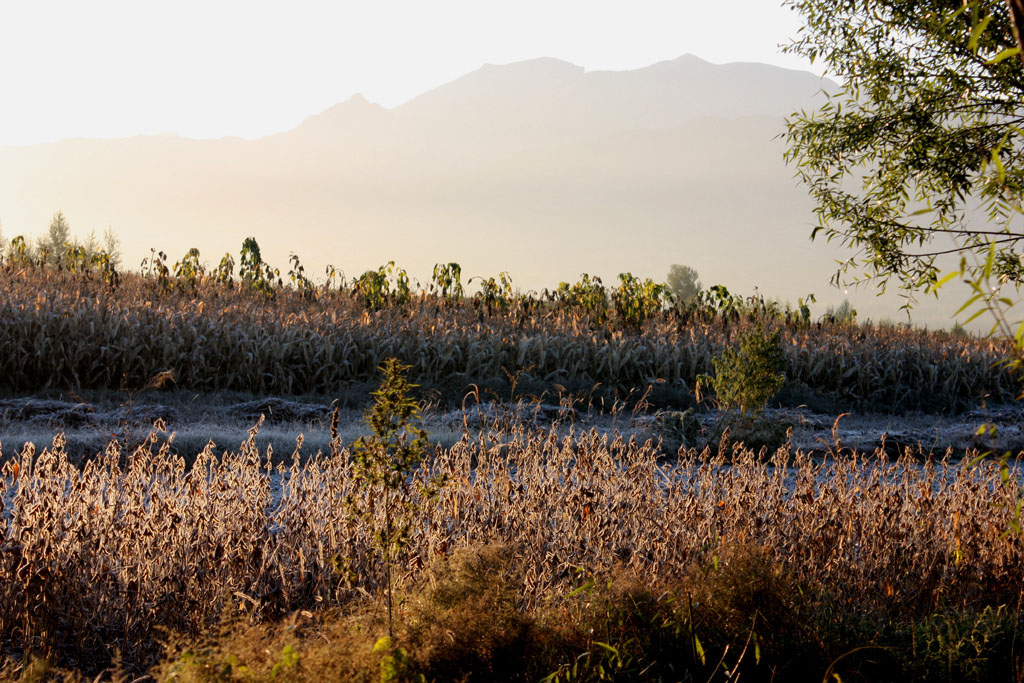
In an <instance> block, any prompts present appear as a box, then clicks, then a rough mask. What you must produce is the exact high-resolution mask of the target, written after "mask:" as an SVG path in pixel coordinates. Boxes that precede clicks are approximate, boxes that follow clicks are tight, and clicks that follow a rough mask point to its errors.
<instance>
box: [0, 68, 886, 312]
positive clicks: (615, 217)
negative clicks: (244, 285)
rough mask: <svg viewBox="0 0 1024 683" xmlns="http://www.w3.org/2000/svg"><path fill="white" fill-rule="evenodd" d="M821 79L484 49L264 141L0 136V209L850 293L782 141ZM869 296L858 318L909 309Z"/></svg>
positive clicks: (539, 281) (526, 272) (294, 242)
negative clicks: (833, 284) (465, 61)
mask: <svg viewBox="0 0 1024 683" xmlns="http://www.w3.org/2000/svg"><path fill="white" fill-rule="evenodd" d="M829 87H832V84H831V83H830V82H828V81H825V80H822V79H820V78H818V77H816V76H814V75H812V74H809V73H805V72H799V71H791V70H785V69H780V68H777V67H773V66H767V65H763V64H725V65H714V64H710V63H708V62H705V61H703V60H701V59H699V58H697V57H694V56H692V55H684V56H682V57H679V58H678V59H674V60H670V61H665V62H659V63H657V64H653V65H651V66H649V67H646V68H642V69H636V70H632V71H619V72H613V71H586V70H584V69H583V68H582V67H580V66H576V65H573V64H570V63H567V62H564V61H560V60H556V59H536V60H530V61H526V62H519V63H514V64H507V65H501V66H494V65H487V66H484V67H481V68H480V69H478V70H476V71H474V72H472V73H469V74H467V75H465V76H463V77H461V78H459V79H457V80H455V81H452V82H451V83H448V84H445V85H443V86H441V87H439V88H436V89H434V90H432V91H430V92H427V93H424V94H422V95H420V96H418V97H416V98H414V99H412V100H410V101H409V102H406V103H405V104H402V105H401V106H398V107H395V108H393V109H390V110H389V109H385V108H383V107H381V106H379V105H376V104H373V103H370V102H368V101H366V99H365V98H363V97H362V96H358V95H357V96H355V97H353V98H351V99H350V100H348V101H347V102H343V103H340V104H337V105H335V106H333V107H331V108H329V109H327V110H326V111H323V112H321V113H318V114H314V115H311V116H310V117H309V118H307V119H306V120H305V121H303V122H302V123H301V124H300V125H299V126H297V127H296V128H295V129H293V130H290V131H287V132H283V133H279V134H275V135H270V136H267V137H265V138H261V139H258V140H253V141H246V140H241V139H237V138H225V139H220V140H190V139H183V138H178V137H173V136H141V137H134V138H128V139H120V140H69V141H62V142H57V143H50V144H44V145H34V146H28V147H0V220H2V222H3V228H4V233H5V236H6V237H8V238H9V237H12V236H13V235H16V234H19V233H33V234H36V235H38V234H41V233H42V232H43V231H45V229H46V226H47V224H48V222H49V218H50V216H51V215H52V214H53V213H54V212H55V211H57V210H58V209H60V210H63V211H64V213H65V215H66V216H67V217H68V218H69V220H70V222H71V226H72V230H73V232H75V233H76V234H79V235H84V234H87V233H88V232H89V230H91V229H96V230H97V231H98V232H102V231H103V229H105V228H106V227H108V226H110V227H113V228H114V230H115V231H116V232H117V233H118V234H119V236H120V237H121V239H122V242H123V246H124V250H125V256H126V258H125V261H126V263H128V264H129V265H132V266H134V265H135V264H137V263H139V262H140V261H141V259H142V258H143V257H144V256H146V255H148V254H149V252H150V248H151V247H155V248H158V249H163V250H164V251H166V252H167V253H168V254H169V255H170V257H171V259H172V260H174V259H177V258H178V257H179V256H180V255H181V254H184V253H185V251H187V250H188V248H189V247H192V246H196V247H198V248H199V249H200V251H201V253H202V256H203V258H204V259H206V260H208V261H209V262H210V263H216V262H217V261H219V258H220V256H221V255H222V254H223V253H224V252H225V251H229V250H230V251H232V252H237V251H238V249H239V246H240V244H241V242H242V240H243V239H244V238H245V237H247V236H250V235H252V236H255V237H256V238H257V240H258V241H259V243H260V245H261V247H262V248H263V253H264V256H265V258H267V259H268V260H269V261H270V262H272V263H274V264H275V265H278V266H284V265H286V264H287V259H288V255H289V253H291V252H294V253H296V254H298V255H299V256H300V257H301V258H302V260H303V263H304V264H305V265H306V270H307V272H309V273H313V274H316V273H321V272H323V267H324V266H325V265H326V264H328V263H331V264H333V265H335V266H336V267H339V268H341V269H342V270H343V271H344V272H345V273H346V274H347V275H348V276H349V277H352V276H356V275H358V274H359V273H361V272H362V271H364V270H366V269H369V268H375V267H376V266H378V265H379V264H381V263H384V262H387V261H389V260H395V261H397V262H398V263H399V264H400V265H402V266H404V267H406V268H407V269H408V270H409V271H410V273H411V274H412V275H413V276H414V277H418V278H420V279H421V280H422V279H426V278H427V277H429V274H430V272H431V269H432V266H433V264H434V263H436V262H442V261H443V262H447V261H457V262H459V263H461V264H462V265H463V273H465V275H466V276H467V277H468V276H473V275H495V274H497V273H498V272H499V271H508V272H509V273H510V274H511V275H512V278H513V281H514V283H515V284H517V285H518V286H520V287H522V288H523V289H539V288H541V287H545V286H554V285H556V284H557V283H558V282H559V281H560V280H574V279H575V278H577V277H578V276H579V275H580V273H582V272H589V273H592V274H597V275H600V276H602V277H603V278H604V279H605V282H613V281H614V280H615V275H616V274H617V273H619V272H624V271H631V272H633V273H634V274H637V275H642V276H650V277H654V278H662V277H664V275H665V273H666V272H667V271H668V268H669V266H670V265H671V264H672V263H684V264H687V265H690V266H692V267H694V268H696V269H697V270H698V271H699V272H700V274H701V278H702V280H703V281H704V283H705V284H713V283H718V282H720V283H724V284H726V285H727V286H729V287H730V288H731V289H732V290H733V291H736V292H740V293H744V294H749V293H751V292H752V291H753V289H754V288H755V287H758V288H759V289H760V291H761V292H763V293H765V294H766V295H768V296H773V297H779V298H782V299H783V300H785V299H788V300H790V301H795V300H796V298H797V297H801V296H805V295H806V294H807V293H808V292H812V291H813V292H815V293H818V295H819V300H826V301H829V300H833V301H838V300H839V299H841V298H842V297H841V295H839V294H837V293H835V292H833V293H832V294H831V295H829V294H828V286H827V282H828V278H829V276H830V275H831V273H832V271H833V269H834V267H835V266H834V260H835V259H836V258H842V257H844V256H848V254H846V253H844V252H842V251H841V250H840V249H839V248H838V247H835V246H829V245H825V244H823V243H821V244H819V243H816V244H813V245H812V244H811V243H810V242H809V240H808V235H809V233H810V227H811V225H812V224H813V215H812V208H813V207H812V204H811V202H810V200H809V199H808V197H807V194H806V191H805V190H804V189H803V188H802V187H800V186H799V185H798V184H797V183H796V181H795V180H793V169H791V168H787V167H786V165H785V164H784V162H783V160H782V154H783V151H784V142H783V141H782V140H781V139H780V138H779V135H780V133H782V132H783V131H784V117H785V116H786V115H787V114H790V113H791V112H793V111H796V110H798V109H801V108H809V107H813V106H814V105H815V103H816V102H819V101H820V98H821V97H822V95H821V91H822V89H823V88H829ZM823 294H825V295H826V296H822V295H823ZM861 300H862V301H863V302H864V304H863V306H860V303H859V302H858V303H857V305H858V306H859V307H861V310H862V315H863V314H864V311H865V308H866V309H867V311H868V312H869V314H872V315H875V316H876V317H877V316H878V315H882V314H883V313H882V311H886V312H891V311H893V310H895V307H896V305H895V304H893V303H892V301H891V300H889V301H887V302H883V303H879V302H876V301H874V300H873V297H862V298H861ZM875 311H878V312H875ZM889 314H891V313H889Z"/></svg>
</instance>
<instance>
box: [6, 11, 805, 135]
mask: <svg viewBox="0 0 1024 683" xmlns="http://www.w3.org/2000/svg"><path fill="white" fill-rule="evenodd" d="M796 27H797V16H796V15H795V14H794V13H793V12H791V11H789V10H788V9H783V8H781V7H780V6H779V1H778V0H734V2H732V3H729V9H728V12H723V4H722V3H718V2H706V1H704V0H702V1H699V2H698V1H697V0H631V1H630V2H625V1H618V2H604V1H602V0H502V1H501V2H496V1H492V0H431V1H429V2H424V1H423V0H360V1H359V2H348V1H344V2H341V1H335V2H325V1H314V0H288V1H283V0H281V1H278V2H262V1H260V0H246V1H242V2H234V1H230V2H229V1H222V0H198V1H196V0H173V1H170V2H159V3H157V2H151V1H149V0H90V1H89V2H83V1H82V0H61V1H51V0H31V1H27V2H22V1H20V0H3V2H0V144H29V143H35V142H41V141H49V140H55V139H60V138H65V137H122V136H129V135H134V134H139V133H177V134H179V135H185V136H189V137H219V136H222V135H238V136H242V137H258V136H260V135H265V134H269V133H273V132H278V131H281V130H287V129H289V128H292V127H294V126H295V125H297V124H298V123H299V122H300V121H301V120H302V119H304V118H305V117H306V116H308V115H309V114H312V113H316V112H319V111H322V110H324V109H326V108H327V107H329V106H331V105H332V104H335V103H337V102H340V101H344V100H346V99H348V98H349V97H350V96H351V95H353V94H354V93H357V92H360V93H363V94H364V95H365V96H366V97H367V98H368V99H369V100H371V101H374V102H378V103H380V104H382V105H384V106H386V107H392V106H394V105H397V104H401V103H402V102H404V101H406V100H408V99H410V98H412V97H414V96H416V95H418V94H420V93H422V92H424V91H426V90H429V89H431V88H433V87H436V86H438V85H441V84H443V83H446V82H448V81H450V80H453V79H454V78H457V77H458V76H461V75H463V74H465V73H467V72H469V71H472V70H474V69H477V68H479V67H480V66H482V65H483V64H486V63H492V64H503V63H508V62H514V61H519V60H523V59H532V58H535V57H558V58H561V59H564V60H567V61H570V62H573V63H575V64H578V65H580V66H584V67H586V68H587V69H588V70H598V69H611V70H621V69H632V68H639V67H643V66H647V65H649V64H652V63H654V62H657V61H660V60H663V59H671V58H674V57H677V56H679V55H681V54H684V53H693V54H695V55H697V56H699V57H702V58H704V59H706V60H708V61H711V62H714V63H723V62H731V61H757V62H767V63H771V64H777V65H780V66H785V67H790V68H801V69H810V65H809V64H807V63H806V62H804V61H802V60H798V59H796V58H794V57H792V56H789V55H782V54H780V53H779V50H778V47H777V46H778V44H779V43H781V42H785V41H786V40H787V39H788V38H790V37H792V36H793V35H794V34H795V32H796Z"/></svg>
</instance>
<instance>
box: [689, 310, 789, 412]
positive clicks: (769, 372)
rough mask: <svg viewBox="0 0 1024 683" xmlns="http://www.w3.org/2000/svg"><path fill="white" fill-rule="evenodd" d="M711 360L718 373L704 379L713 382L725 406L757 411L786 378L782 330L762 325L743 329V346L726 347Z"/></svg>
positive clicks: (762, 408)
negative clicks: (767, 329) (770, 331)
mask: <svg viewBox="0 0 1024 683" xmlns="http://www.w3.org/2000/svg"><path fill="white" fill-rule="evenodd" d="M711 364H712V365H713V366H714V369H715V376H714V377H708V376H707V375H705V376H702V377H701V380H702V382H705V381H706V382H707V383H708V384H709V385H710V386H711V388H712V389H713V390H714V392H715V396H716V397H717V398H718V402H719V404H720V405H721V406H722V408H723V409H724V410H732V409H733V408H739V410H740V412H741V413H743V414H748V413H751V414H755V415H756V414H758V413H760V412H761V411H762V410H764V408H765V406H766V405H767V404H768V401H770V400H771V399H772V397H774V396H775V394H777V393H778V391H779V389H781V388H782V385H783V384H785V382H786V375H785V373H784V372H783V371H782V370H783V368H784V367H785V365H786V358H785V355H784V353H783V351H782V342H781V333H780V332H779V331H778V330H776V331H775V332H773V333H772V334H767V333H766V332H765V330H764V327H763V326H761V325H758V326H757V327H756V328H754V329H753V330H751V331H749V332H743V333H741V334H740V343H739V349H726V350H725V351H724V352H722V354H721V355H720V356H718V357H717V358H715V359H714V360H712V361H711Z"/></svg>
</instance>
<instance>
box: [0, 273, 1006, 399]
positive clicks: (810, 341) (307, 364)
mask: <svg viewBox="0 0 1024 683" xmlns="http://www.w3.org/2000/svg"><path fill="white" fill-rule="evenodd" d="M0 272H2V278H0V294H2V296H0V343H2V344H3V348H4V353H3V354H0V388H2V389H6V390H12V391H17V392H36V391H39V390H40V389H41V388H55V389H60V390H82V389H97V390H121V389H127V390H131V389H137V388H140V387H143V386H145V385H146V384H147V382H148V381H149V380H150V379H151V378H152V377H154V376H157V375H158V374H160V373H169V375H168V376H173V378H174V382H175V386H177V387H179V388H182V389H188V390H190V391H242V392H249V393H256V394H264V395H267V394H272V395H282V394H290V395H294V394H308V393H317V394H322V395H328V396H332V397H335V396H342V395H348V394H349V393H350V392H352V389H353V387H354V386H355V387H358V386H359V385H360V384H365V383H372V382H374V380H375V378H376V372H377V368H378V366H379V365H380V364H381V363H382V362H383V361H384V360H385V359H386V358H389V357H395V358H398V359H399V360H400V361H401V362H403V363H405V364H408V365H410V366H411V371H410V376H411V377H413V378H414V379H415V380H416V381H417V382H419V383H420V384H422V385H423V386H424V387H425V388H427V389H429V390H431V391H434V392H437V394H438V395H439V396H440V397H441V398H442V399H443V400H444V401H447V402H448V403H450V404H453V405H454V404H458V403H459V402H460V401H461V399H462V398H463V397H464V396H465V393H466V391H467V390H468V389H469V388H470V387H471V385H476V386H477V387H478V388H479V389H480V391H483V392H485V393H486V392H488V391H489V392H493V393H494V394H496V395H497V396H499V397H501V398H509V397H511V395H512V394H513V393H517V392H518V394H519V395H520V396H522V395H525V394H531V395H542V394H545V393H548V394H550V395H552V396H556V395H558V394H560V393H561V394H564V393H565V392H569V393H572V394H574V395H575V396H577V397H579V396H585V397H588V398H589V399H590V400H592V401H593V402H594V403H595V404H596V405H597V406H601V405H606V406H611V405H612V404H613V402H614V401H616V400H622V399H624V398H626V397H630V396H632V397H634V400H635V398H637V397H639V396H641V395H644V396H646V398H647V399H648V400H650V401H652V402H654V403H657V404H661V405H676V406H686V405H689V404H690V403H692V398H691V396H692V390H693V388H694V386H695V384H696V381H697V378H698V377H699V376H701V375H703V374H708V373H711V372H712V370H713V362H714V359H715V358H717V357H719V356H720V355H721V354H722V353H723V351H725V350H727V349H730V348H732V347H733V346H734V344H735V342H736V340H737V339H739V338H742V337H744V336H745V335H748V334H749V333H750V332H751V331H752V330H755V329H757V326H758V325H761V326H763V328H764V330H765V333H766V334H769V335H775V334H778V343H779V347H780V349H781V357H780V358H779V359H778V360H779V361H780V363H781V364H782V365H783V366H784V367H782V371H783V372H784V373H785V376H786V379H787V382H788V384H789V386H790V389H789V391H790V395H789V398H786V399H785V400H787V401H789V402H790V403H793V404H803V403H813V402H815V401H817V402H820V403H822V405H825V404H829V405H831V404H833V403H835V404H838V405H841V407H842V408H843V409H847V408H850V407H856V406H861V407H870V408H872V409H875V410H877V409H888V410H901V411H902V410H912V409H923V410H933V411H953V410H961V409H965V408H975V407H976V406H977V403H978V400H979V399H981V398H982V397H987V400H989V401H1010V400H1013V399H1015V398H1016V397H1017V396H1018V395H1019V394H1020V389H1021V384H1020V378H1019V377H1016V376H1014V375H1013V373H1012V372H1010V371H1009V370H1008V369H1007V368H1006V367H1004V366H1002V365H999V364H998V362H999V361H1001V360H1005V359H1006V358H1007V357H1008V356H1009V353H1010V347H1009V345H1008V344H1006V343H999V342H989V341H982V340H979V339H974V338H970V337H966V338H965V337H956V336H952V335H948V334H945V333H930V332H927V331H923V330H911V329H902V328H880V327H870V326H858V325H851V324H834V323H829V322H823V323H819V324H814V325H812V324H809V323H808V322H807V321H804V320H802V319H800V318H792V317H789V318H787V317H785V316H783V315H781V314H780V313H779V312H778V311H777V310H774V309H770V308H767V307H765V306H764V305H763V302H760V304H758V303H756V302H752V303H750V305H749V306H747V307H746V308H744V309H743V311H744V312H743V313H742V315H741V314H740V313H739V312H738V309H736V308H735V306H738V304H736V303H735V302H734V305H733V307H730V308H729V309H728V312H723V311H721V310H718V309H715V308H714V307H713V306H710V304H709V305H708V306H707V307H704V308H700V307H698V308H695V309H694V308H690V307H678V306H677V307H672V308H669V307H667V306H666V307H661V308H658V307H653V308H650V307H649V308H650V310H649V311H647V312H646V313H644V314H643V316H641V317H642V321H641V320H640V318H639V317H637V315H636V314H635V311H634V309H635V306H633V305H632V304H630V305H629V306H626V307H625V308H623V311H627V310H628V311H634V313H628V312H623V314H622V315H623V316H625V317H624V320H628V321H629V322H628V323H627V322H616V320H617V319H613V320H607V319H605V317H604V314H603V313H601V314H600V315H599V314H598V313H596V312H595V310H597V309H594V307H593V306H591V305H590V304H588V305H587V306H580V305H577V304H576V303H574V301H576V296H575V295H573V296H568V295H566V296H562V295H560V294H559V293H558V291H556V292H555V293H554V294H551V295H550V296H548V297H543V296H539V295H534V296H527V295H521V296H516V297H512V298H509V299H507V300H504V304H503V305H500V306H498V305H494V304H493V302H490V300H489V299H488V298H487V295H486V293H484V294H482V295H481V297H482V298H481V297H474V298H469V297H461V296H460V297H457V298H454V297H453V296H451V295H450V293H449V295H447V296H446V295H443V294H442V293H441V290H440V289H439V290H438V291H431V292H428V291H421V292H420V293H419V295H418V296H415V295H410V296H409V297H405V296H403V298H402V301H401V303H398V302H390V303H387V305H384V304H381V305H380V306H379V307H377V306H372V307H370V308H367V306H366V305H365V302H363V300H362V298H361V297H363V296H364V294H365V288H364V289H358V288H338V287H325V288H324V289H323V290H322V291H319V290H318V292H319V293H318V294H317V296H316V297H313V298H311V297H309V296H307V294H308V290H307V289H280V290H275V291H277V295H276V296H275V297H274V298H273V299H267V298H266V297H264V296H262V295H260V294H258V293H254V292H253V291H251V288H250V287H248V286H247V285H242V284H234V285H232V284H229V283H226V282H223V283H222V282H216V281H211V282H208V283H206V284H205V285H203V286H202V287H198V288H194V287H192V286H188V287H185V288H178V289H171V290H168V291H164V290H163V289H161V288H160V287H159V286H157V285H155V284H154V282H153V281H152V279H151V278H146V277H141V276H139V275H132V274H125V275H124V276H123V277H122V278H121V284H120V285H119V286H118V287H117V288H116V289H114V290H111V289H110V288H109V287H107V286H106V285H104V284H103V283H102V282H100V281H94V280H89V279H83V278H82V277H80V276H78V275H76V274H74V273H67V272H63V271H61V272H56V271H52V270H48V269H38V268H27V267H26V268H14V267H12V266H11V265H10V264H8V265H7V266H6V267H5V268H2V269H0ZM595 286H596V287H597V289H598V290H600V291H591V290H592V289H593V287H595ZM589 287H590V289H587V292H589V293H588V294H587V296H588V297H590V296H597V297H604V296H606V292H605V290H604V289H603V288H602V286H601V285H594V284H593V283H591V284H590V285H589ZM622 296H625V295H621V294H620V298H621V297H622ZM636 296H638V297H640V298H641V299H642V300H643V296H646V295H643V296H641V294H637V295H636ZM588 300H589V299H588ZM601 300H602V301H603V300H604V299H601ZM489 302H490V303H489ZM609 305H610V304H609ZM644 305H645V306H646V304H644ZM600 310H602V311H603V310H604V309H600ZM645 310H646V309H645ZM773 311H774V312H773ZM773 372H774V371H773ZM648 387H650V390H649V392H648V393H646V394H645V391H646V390H647V388H648ZM364 388H365V387H364ZM784 393H785V392H784ZM360 398H365V392H364V393H363V394H362V396H361V397H360ZM782 398H785V397H780V400H782Z"/></svg>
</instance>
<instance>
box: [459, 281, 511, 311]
mask: <svg viewBox="0 0 1024 683" xmlns="http://www.w3.org/2000/svg"><path fill="white" fill-rule="evenodd" d="M473 280H480V291H479V292H478V293H477V294H476V297H475V300H476V301H477V303H478V304H483V306H484V308H486V309H487V315H493V314H494V311H495V310H498V311H501V312H505V311H507V310H508V307H509V303H510V302H511V300H512V277H511V276H510V275H509V274H508V273H506V272H504V271H503V272H501V273H499V274H498V279H497V280H496V279H494V278H493V277H489V278H487V279H484V278H482V277H477V278H470V279H469V281H470V282H472V281H473Z"/></svg>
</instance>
